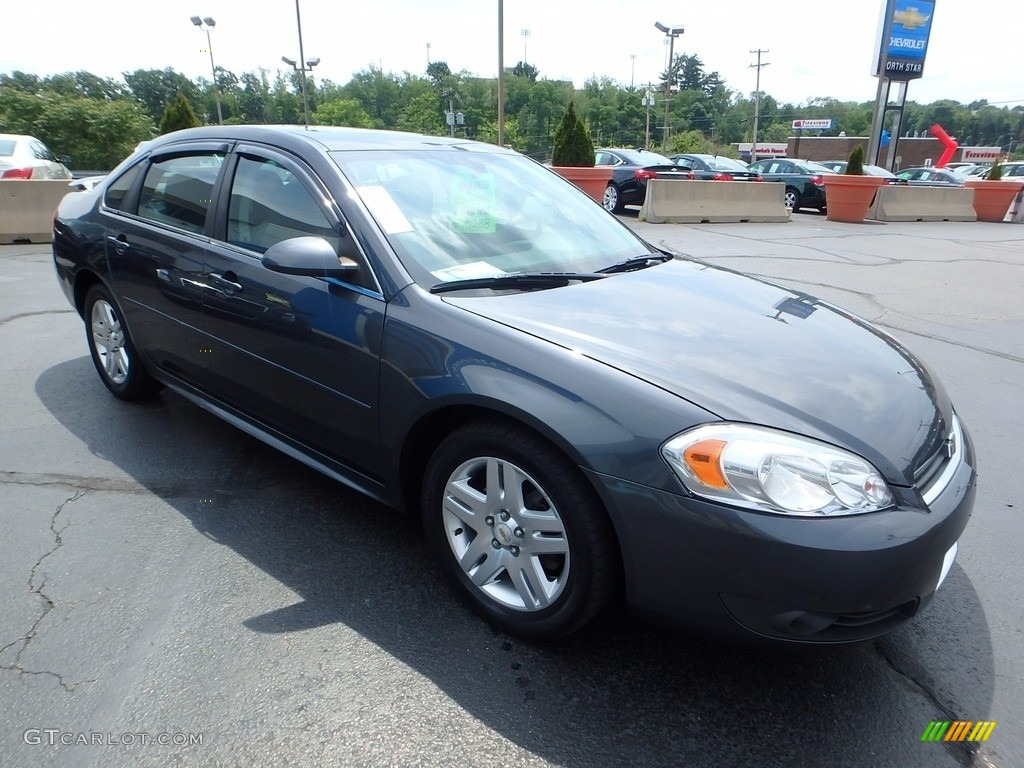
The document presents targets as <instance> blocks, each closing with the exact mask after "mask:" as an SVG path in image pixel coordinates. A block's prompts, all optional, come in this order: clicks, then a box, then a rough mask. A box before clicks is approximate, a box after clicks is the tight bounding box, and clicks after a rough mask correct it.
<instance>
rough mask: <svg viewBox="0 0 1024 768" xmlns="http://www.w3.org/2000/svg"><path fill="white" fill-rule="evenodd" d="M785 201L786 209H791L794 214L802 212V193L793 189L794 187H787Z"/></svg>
mask: <svg viewBox="0 0 1024 768" xmlns="http://www.w3.org/2000/svg"><path fill="white" fill-rule="evenodd" d="M783 200H784V201H785V203H786V207H787V208H791V209H792V210H793V212H794V213H796V212H797V211H799V210H800V206H801V204H802V203H801V201H800V193H799V192H797V191H796V190H795V189H793V187H786V192H785V195H784V196H783ZM790 203H792V205H790Z"/></svg>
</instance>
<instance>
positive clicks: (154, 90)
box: [124, 67, 199, 123]
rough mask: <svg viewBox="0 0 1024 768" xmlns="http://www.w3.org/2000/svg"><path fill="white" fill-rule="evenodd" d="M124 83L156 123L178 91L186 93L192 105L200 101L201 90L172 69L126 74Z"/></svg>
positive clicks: (139, 70) (137, 71)
mask: <svg viewBox="0 0 1024 768" xmlns="http://www.w3.org/2000/svg"><path fill="white" fill-rule="evenodd" d="M124 81H125V82H126V83H127V84H128V88H129V89H130V90H131V92H132V95H133V96H135V98H136V99H138V100H139V101H141V102H142V103H143V105H144V106H145V107H146V109H147V110H148V111H149V114H150V115H151V116H152V118H153V121H154V123H155V121H156V120H157V119H158V118H159V117H161V116H162V115H163V113H164V110H165V109H166V108H167V105H168V104H169V103H170V102H171V101H172V100H173V99H174V98H175V96H176V95H177V93H178V91H181V92H182V93H184V94H185V97H186V98H187V99H188V100H189V101H190V102H191V103H197V102H198V99H199V89H198V88H197V87H196V84H195V83H193V82H192V81H191V80H189V79H188V78H187V77H185V76H184V75H183V74H181V73H180V72H175V71H174V70H173V69H171V68H170V67H167V68H166V69H137V70H135V71H134V72H125V73H124Z"/></svg>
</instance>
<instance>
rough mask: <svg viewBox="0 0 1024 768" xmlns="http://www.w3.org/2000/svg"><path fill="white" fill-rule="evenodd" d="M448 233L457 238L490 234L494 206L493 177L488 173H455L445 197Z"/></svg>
mask: <svg viewBox="0 0 1024 768" xmlns="http://www.w3.org/2000/svg"><path fill="white" fill-rule="evenodd" d="M448 199H449V201H450V205H451V223H452V229H453V230H454V231H455V232H458V233H460V234H468V235H483V234H493V233H494V230H495V223H496V216H495V208H496V207H497V203H496V200H495V196H494V176H493V175H492V174H490V173H469V172H467V171H459V172H458V173H456V174H455V177H454V178H453V179H452V186H451V192H450V194H449V195H448Z"/></svg>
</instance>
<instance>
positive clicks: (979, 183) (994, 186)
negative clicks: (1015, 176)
mask: <svg viewBox="0 0 1024 768" xmlns="http://www.w3.org/2000/svg"><path fill="white" fill-rule="evenodd" d="M1022 184H1024V182H1021V181H1003V180H1002V179H1000V180H999V181H989V180H988V179H972V180H970V181H965V182H964V186H965V187H967V188H968V189H973V190H974V212H975V213H976V214H978V221H1002V220H1003V219H1005V218H1006V212H1007V211H1009V210H1010V203H1012V202H1013V198H1014V197H1016V196H1017V193H1018V192H1019V191H1020V188H1021V185H1022Z"/></svg>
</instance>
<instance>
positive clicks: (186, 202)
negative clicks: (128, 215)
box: [138, 152, 224, 233]
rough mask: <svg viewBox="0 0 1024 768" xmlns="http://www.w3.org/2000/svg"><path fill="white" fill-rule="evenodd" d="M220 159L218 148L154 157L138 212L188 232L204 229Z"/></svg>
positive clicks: (144, 183) (145, 181) (220, 154)
mask: <svg viewBox="0 0 1024 768" xmlns="http://www.w3.org/2000/svg"><path fill="white" fill-rule="evenodd" d="M223 161H224V155H223V154H222V153H219V152H202V153H196V154H185V155H176V156H174V157H170V158H167V159H162V160H157V161H156V162H154V163H153V164H152V165H151V166H150V167H149V170H148V171H146V178H145V180H144V181H143V183H142V191H141V193H140V194H139V211H138V213H139V216H141V217H142V218H144V219H150V220H152V221H156V222H159V223H161V224H167V225H169V226H172V227H177V228H179V229H184V230H186V231H188V232H195V233H201V232H203V231H204V229H205V228H206V214H207V212H208V211H209V209H210V203H211V200H212V198H213V187H214V184H215V183H216V181H217V176H218V174H219V173H220V168H221V165H222V164H223Z"/></svg>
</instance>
